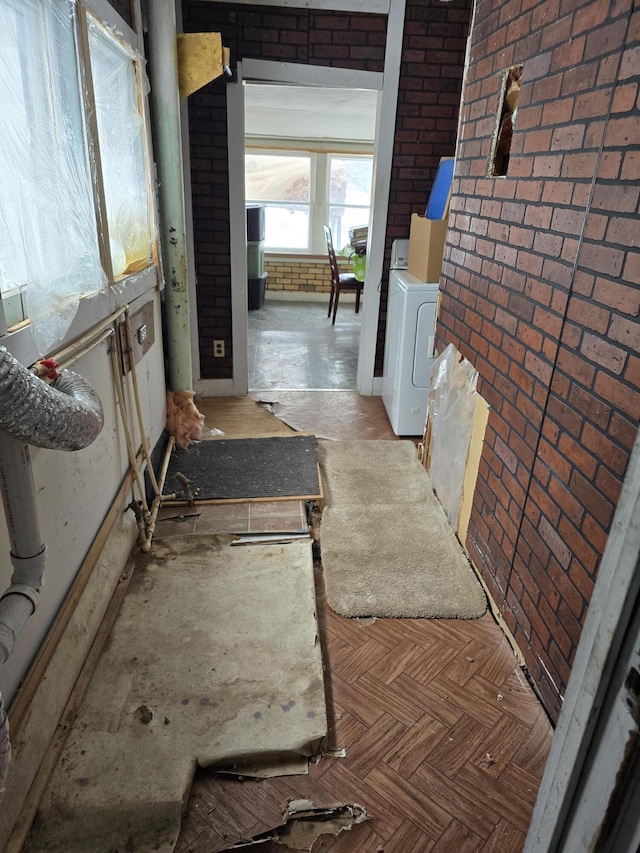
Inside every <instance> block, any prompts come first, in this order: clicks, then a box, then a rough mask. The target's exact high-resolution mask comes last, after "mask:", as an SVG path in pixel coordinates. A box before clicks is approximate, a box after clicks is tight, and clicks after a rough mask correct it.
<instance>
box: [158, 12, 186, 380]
mask: <svg viewBox="0 0 640 853" xmlns="http://www.w3.org/2000/svg"><path fill="white" fill-rule="evenodd" d="M148 22H149V56H148V59H149V68H150V77H151V104H152V117H153V130H154V150H155V153H156V161H157V166H158V198H159V206H160V236H161V243H162V258H163V268H164V270H165V276H166V279H167V280H166V281H165V291H164V298H165V309H166V310H165V314H166V323H167V353H168V362H169V387H170V389H171V390H172V391H189V390H191V388H192V384H193V374H192V366H191V346H190V341H191V330H190V324H189V292H188V281H187V240H186V217H185V203H184V175H183V170H182V140H181V128H180V93H179V89H178V51H177V40H176V9H175V0H149V14H148Z"/></svg>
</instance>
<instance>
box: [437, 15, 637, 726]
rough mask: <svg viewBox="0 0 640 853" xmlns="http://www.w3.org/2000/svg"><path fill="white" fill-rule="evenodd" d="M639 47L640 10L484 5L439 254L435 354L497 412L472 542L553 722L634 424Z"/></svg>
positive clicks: (482, 467) (475, 38)
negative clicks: (450, 346) (507, 86)
mask: <svg viewBox="0 0 640 853" xmlns="http://www.w3.org/2000/svg"><path fill="white" fill-rule="evenodd" d="M639 39H640V12H638V11H636V12H635V13H632V0H555V2H548V1H547V2H535V0H510V2H508V3H496V2H492V0H479V2H478V7H477V13H476V26H475V28H474V34H473V41H472V54H471V65H470V69H469V78H468V84H467V87H466V93H465V102H464V109H463V122H464V123H463V129H462V139H461V142H460V146H459V150H458V163H457V166H456V181H455V182H454V196H453V199H452V211H453V217H452V225H453V228H452V229H451V231H450V234H449V240H448V245H447V249H446V250H445V264H444V268H443V280H442V283H441V286H442V288H443V301H442V313H441V317H440V322H439V327H438V336H439V343H440V346H442V345H444V343H445V342H450V341H451V342H453V343H454V344H455V345H456V346H457V347H458V349H459V350H460V351H461V352H462V353H463V354H464V355H465V356H466V357H467V358H469V359H470V360H471V361H472V362H473V364H474V365H475V366H476V367H477V369H478V371H479V373H480V381H479V386H478V390H479V391H480V393H481V394H482V395H483V396H484V397H485V398H486V399H487V400H488V401H489V403H490V405H491V412H490V418H489V425H488V429H487V434H486V440H485V445H484V449H483V455H482V459H481V463H480V471H479V479H478V485H477V490H476V494H475V497H474V503H473V511H472V516H471V521H470V525H469V532H468V537H467V543H466V544H467V548H468V550H469V553H470V555H471V557H472V559H473V561H474V563H475V564H476V566H477V567H478V568H479V570H480V571H481V573H482V575H483V577H484V579H485V581H486V583H487V585H488V587H489V589H490V591H491V593H492V595H493V596H494V598H495V600H496V601H497V603H498V604H499V606H500V608H501V610H502V612H503V614H504V617H505V619H506V621H507V623H508V625H509V627H510V628H511V630H512V631H513V633H514V635H515V637H516V639H517V641H518V644H519V645H520V647H521V649H522V650H523V652H524V654H525V658H526V662H527V665H528V667H529V669H530V672H531V675H532V677H533V679H534V681H535V683H536V684H537V686H538V688H539V691H540V694H541V696H542V697H543V699H544V701H545V704H546V706H547V708H548V710H549V712H550V713H551V715H552V716H553V717H557V714H558V712H559V708H560V705H561V697H562V695H563V694H564V691H565V687H566V684H567V680H568V677H569V671H570V667H571V664H572V661H573V656H574V653H575V649H576V646H577V643H578V640H579V637H580V632H581V628H582V625H583V624H584V619H585V616H586V612H587V607H588V603H589V599H590V596H591V592H592V589H593V584H594V581H595V577H596V574H597V570H598V566H599V561H600V558H601V556H602V553H603V550H604V546H605V542H606V539H607V535H608V531H609V529H610V525H611V521H612V517H613V512H614V509H615V506H616V502H617V499H618V495H619V491H620V486H621V482H622V478H623V476H624V472H625V469H626V465H627V461H628V457H629V452H630V449H631V446H632V443H633V440H634V438H635V435H636V432H637V428H638V417H639V416H640V393H639V389H640V359H639V358H638V351H639V349H640V323H639V320H638V314H639V308H640V253H639V252H638V246H639V243H640V228H639V227H638V218H637V217H638V202H639V198H640V151H638V147H639V145H640V115H639V110H638V72H639V70H640V45H639ZM519 63H523V65H524V68H523V75H522V91H521V95H520V101H519V108H518V113H517V117H516V125H515V132H514V136H513V143H512V149H511V160H510V163H509V169H508V174H507V176H506V177H503V178H492V177H486V175H487V159H488V155H489V149H490V142H491V134H492V130H493V116H494V115H495V111H496V98H497V94H498V85H499V72H500V71H501V69H503V68H505V67H507V66H509V65H513V64H519Z"/></svg>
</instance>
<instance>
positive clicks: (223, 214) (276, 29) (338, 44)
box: [183, 0, 471, 379]
mask: <svg viewBox="0 0 640 853" xmlns="http://www.w3.org/2000/svg"><path fill="white" fill-rule="evenodd" d="M470 8H471V0H453V2H451V3H440V2H439V0H407V14H406V31H405V39H404V47H403V62H402V79H401V84H400V98H399V105H398V116H397V123H396V125H397V132H396V144H395V150H394V159H393V175H392V181H391V189H390V206H389V216H388V226H387V235H386V247H385V248H386V251H385V270H386V269H387V268H388V265H389V260H390V256H391V242H392V240H394V239H395V238H397V237H407V236H408V233H409V223H410V221H411V214H412V213H413V212H423V211H424V208H425V207H426V202H427V199H428V196H429V191H430V189H431V184H432V182H433V178H434V176H435V171H436V169H437V166H438V163H439V160H440V157H442V156H450V155H452V154H453V152H454V149H455V139H456V129H457V115H458V108H459V103H460V87H461V80H462V67H463V61H464V51H465V43H466V35H467V27H468V20H469V13H470ZM183 19H184V30H185V32H208V31H213V32H221V33H222V36H223V42H224V44H225V45H226V46H228V47H230V48H231V57H232V62H233V63H235V62H237V61H238V59H242V58H245V57H252V58H261V59H275V60H283V61H287V60H289V61H292V62H300V63H310V64H314V65H326V66H337V67H343V68H356V69H364V70H368V71H382V70H383V67H384V50H385V44H386V25H387V21H386V16H382V15H364V14H357V13H338V12H319V11H317V10H315V11H314V10H309V9H291V8H287V9H283V8H277V7H273V8H272V7H258V6H253V7H250V6H241V5H230V4H226V3H224V4H218V3H211V2H194V0H184V2H183ZM224 87H225V84H224V81H222V80H219V81H214V82H213V83H212V84H211V85H210V86H209V87H206V88H205V89H203V90H201V91H200V92H196V93H194V94H193V95H192V96H191V97H190V99H189V124H190V133H191V157H192V175H191V177H192V186H193V213H194V236H195V253H196V271H197V280H198V285H197V309H198V333H199V338H200V359H201V373H202V376H203V377H204V378H212V379H215V378H225V377H229V376H231V372H232V366H233V342H232V340H231V275H230V259H229V216H228V209H229V187H228V175H227V149H226V132H227V127H226V95H225V88H224ZM386 293H387V273H386V272H385V275H384V280H383V283H382V298H381V311H380V322H379V327H378V347H377V352H376V369H375V372H376V375H381V374H382V364H383V347H384V335H385V315H386ZM214 338H224V340H225V347H226V351H227V353H228V354H229V357H228V358H226V359H221V358H216V359H214V358H213V357H212V353H211V341H212V340H213V339H214Z"/></svg>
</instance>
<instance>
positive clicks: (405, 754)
mask: <svg viewBox="0 0 640 853" xmlns="http://www.w3.org/2000/svg"><path fill="white" fill-rule="evenodd" d="M447 731H449V729H448V728H447V727H446V726H444V725H443V724H442V723H441V722H439V721H438V720H434V719H433V717H430V716H429V715H428V714H425V715H424V716H423V717H421V718H420V719H419V720H418V721H417V722H416V724H415V726H413V727H412V728H410V729H408V730H407V731H406V732H405V734H404V735H403V736H402V737H401V738H400V740H398V741H397V742H396V743H395V744H394V746H393V747H392V748H391V749H390V750H389V752H387V754H386V755H385V756H383V761H384V763H385V764H388V765H389V767H391V769H392V770H395V772H396V773H399V774H400V775H401V776H404V778H405V779H407V778H408V777H409V776H411V775H412V774H413V773H415V771H416V770H417V769H418V767H419V766H420V765H421V764H422V762H423V761H424V760H425V759H426V757H427V755H428V754H429V753H430V752H431V750H432V749H433V748H434V747H435V746H436V744H437V743H438V742H439V741H440V740H441V739H442V737H443V735H444V734H445V732H447Z"/></svg>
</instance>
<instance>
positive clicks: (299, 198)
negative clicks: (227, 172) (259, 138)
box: [245, 154, 312, 250]
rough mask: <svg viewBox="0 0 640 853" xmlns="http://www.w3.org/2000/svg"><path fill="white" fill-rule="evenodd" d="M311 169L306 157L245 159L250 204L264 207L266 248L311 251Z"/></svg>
mask: <svg viewBox="0 0 640 853" xmlns="http://www.w3.org/2000/svg"><path fill="white" fill-rule="evenodd" d="M311 166H312V158H311V156H310V155H305V154H283V155H278V154H273V155H265V154H248V155H247V156H246V158H245V175H246V196H247V202H249V201H250V202H256V203H262V204H264V206H265V215H264V220H265V248H266V249H272V250H273V249H298V250H300V249H306V250H308V249H309V247H310V243H309V224H310V222H311V187H312V175H311Z"/></svg>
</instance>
